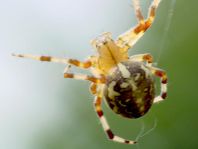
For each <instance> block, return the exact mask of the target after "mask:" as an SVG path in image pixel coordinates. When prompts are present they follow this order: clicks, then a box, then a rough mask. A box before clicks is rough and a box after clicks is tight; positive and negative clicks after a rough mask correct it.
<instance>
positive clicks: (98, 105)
mask: <svg viewBox="0 0 198 149" xmlns="http://www.w3.org/2000/svg"><path fill="white" fill-rule="evenodd" d="M94 108H95V111H96V113H97V115H98V117H99V120H100V122H101V124H102V127H103V129H104V131H105V133H106V134H107V137H108V138H109V139H110V140H112V141H114V142H119V143H125V144H135V143H137V142H136V141H131V140H126V139H123V138H121V137H119V136H116V135H114V133H113V132H112V130H111V129H110V126H109V124H108V122H107V120H106V118H105V116H104V113H103V110H102V93H101V91H100V92H99V93H97V96H96V97H95V101H94Z"/></svg>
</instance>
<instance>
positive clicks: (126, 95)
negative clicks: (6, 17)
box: [13, 0, 167, 144]
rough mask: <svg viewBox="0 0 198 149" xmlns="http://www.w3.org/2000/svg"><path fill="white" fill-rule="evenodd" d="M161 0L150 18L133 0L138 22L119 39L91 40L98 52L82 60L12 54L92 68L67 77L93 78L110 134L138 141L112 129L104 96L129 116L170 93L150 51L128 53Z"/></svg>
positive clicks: (115, 138) (154, 4) (151, 11)
mask: <svg viewBox="0 0 198 149" xmlns="http://www.w3.org/2000/svg"><path fill="white" fill-rule="evenodd" d="M159 3H160V0H153V1H152V4H151V6H150V8H149V12H148V18H147V19H144V17H143V15H142V12H141V9H140V5H139V0H133V4H134V9H135V14H136V17H137V20H138V24H137V25H136V26H135V27H133V28H131V29H130V30H129V31H127V32H125V33H124V34H122V35H120V36H119V37H118V38H117V39H116V40H113V39H112V38H111V33H109V32H108V33H103V34H102V35H100V36H99V37H97V38H96V39H94V40H93V41H92V42H91V44H92V46H93V47H94V48H95V49H96V50H97V52H98V54H97V55H94V56H91V57H89V58H88V59H87V60H86V61H84V62H80V61H78V60H76V59H65V58H55V57H50V56H33V55H28V54H13V56H17V57H23V58H31V59H34V60H39V61H47V62H57V63H63V64H67V67H66V68H69V67H71V65H74V66H76V67H80V68H84V69H91V72H92V74H93V75H82V74H73V73H69V69H67V70H65V72H64V78H74V79H79V80H88V81H90V82H92V84H91V86H90V90H91V93H92V94H93V95H95V100H94V108H95V111H96V113H97V115H98V117H99V119H100V122H101V124H102V127H103V129H104V131H105V133H106V134H107V136H108V138H109V139H110V140H112V141H115V142H119V143H125V144H135V143H136V142H137V141H131V140H126V139H123V138H121V137H119V136H117V135H114V133H113V132H112V131H111V129H110V127H109V124H108V122H107V120H106V118H105V116H104V113H103V111H102V107H101V105H102V98H103V97H105V99H106V101H107V103H108V105H109V107H110V108H111V109H112V110H113V111H114V112H115V113H117V114H119V115H121V116H123V117H126V118H138V117H141V116H143V115H144V114H146V113H147V112H148V110H149V109H150V107H151V105H152V104H153V103H156V102H159V101H162V100H163V99H165V98H166V95H167V93H166V92H167V75H166V73H165V72H164V71H163V70H160V69H158V68H155V67H153V66H152V61H153V59H152V56H151V55H150V54H139V55H134V56H131V57H129V56H128V50H129V49H130V48H131V47H133V45H134V44H135V43H136V42H137V41H138V40H139V39H140V37H142V35H143V34H144V32H145V31H146V30H147V29H148V28H149V27H150V26H151V25H152V23H153V21H154V18H155V13H156V9H157V7H158V5H159ZM153 75H155V76H157V77H160V78H161V94H160V95H159V96H156V97H155V88H154V80H153Z"/></svg>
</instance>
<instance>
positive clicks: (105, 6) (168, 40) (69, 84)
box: [0, 0, 198, 149]
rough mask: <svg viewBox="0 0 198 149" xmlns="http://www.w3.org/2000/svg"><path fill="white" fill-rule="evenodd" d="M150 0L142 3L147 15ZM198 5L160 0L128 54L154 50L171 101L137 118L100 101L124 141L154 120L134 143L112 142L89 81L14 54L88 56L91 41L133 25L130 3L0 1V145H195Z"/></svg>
mask: <svg viewBox="0 0 198 149" xmlns="http://www.w3.org/2000/svg"><path fill="white" fill-rule="evenodd" d="M150 2H151V0H147V1H146V0H141V6H142V9H143V12H144V15H146V13H147V8H148V6H149V4H150ZM173 2H175V5H174V6H173ZM197 6H198V1H195V0H188V1H185V0H177V1H173V0H162V2H161V4H160V6H159V9H158V11H157V17H156V20H155V22H154V24H153V26H152V28H151V29H150V30H149V31H147V32H146V34H145V35H144V37H143V38H141V40H140V41H139V42H138V43H137V44H136V45H135V47H134V48H133V49H132V50H130V55H133V54H137V53H145V52H150V53H151V54H153V56H154V58H155V60H156V62H157V66H158V67H160V68H162V69H164V70H166V71H167V73H168V77H169V85H168V90H169V91H168V99H167V100H166V101H164V102H161V103H160V104H156V105H154V106H153V107H152V108H151V110H150V112H149V113H148V114H147V115H146V116H144V117H142V118H140V119H136V120H130V119H124V118H122V117H120V116H117V115H116V114H114V113H113V112H112V111H111V110H109V109H108V108H107V107H106V106H105V105H104V106H103V107H104V110H105V113H106V116H107V119H108V121H109V123H110V125H111V128H112V129H113V131H114V132H115V133H116V134H118V135H120V136H122V137H125V138H129V139H135V138H136V137H137V135H138V134H139V132H140V131H141V129H142V128H143V127H145V131H147V130H150V129H152V128H153V127H154V123H155V122H157V125H156V128H155V129H154V130H153V131H152V132H150V133H149V134H148V135H146V136H144V137H141V138H140V140H139V144H138V145H133V146H129V145H124V144H117V143H113V142H110V141H107V139H106V136H105V134H104V132H103V130H102V128H101V125H100V123H99V120H98V119H97V117H96V114H95V113H94V110H93V106H92V102H93V96H92V95H91V94H90V93H89V89H88V87H89V83H88V82H84V81H76V80H70V79H64V78H63V74H62V72H63V69H64V67H65V66H64V65H58V64H54V63H41V62H37V61H32V60H26V59H17V58H15V57H11V56H10V55H11V53H12V52H15V53H30V54H38V55H52V56H57V57H67V58H68V57H72V58H77V59H80V60H83V59H85V58H86V57H87V56H88V55H92V54H94V53H95V51H94V50H92V47H91V46H90V44H89V41H90V39H93V38H94V37H96V36H97V35H98V34H100V33H102V32H105V31H110V32H112V33H113V37H114V38H116V37H117V36H118V35H119V34H121V33H123V32H124V31H126V30H127V29H128V28H130V27H131V26H132V25H135V24H136V19H135V16H134V12H133V8H132V6H131V1H130V0H108V1H107V0H73V1H69V0H56V1H55V0H42V1H40V0H29V1H25V0H14V1H13V0H7V1H1V5H0V18H1V23H0V66H1V73H0V82H1V83H0V90H1V92H0V149H101V148H102V149H109V148H113V149H120V148H122V149H125V148H126V149H128V148H134V149H178V148H179V149H186V148H190V149H195V148H197V146H198V141H197V139H198V137H197V136H198V117H197V114H198V110H197V109H198V108H197V105H198V94H197V92H198V87H197V84H198V78H197V74H198V66H197V64H198V62H197V54H198V52H197V49H198V41H197V40H198V29H197V27H198V9H197ZM171 16H172V17H171ZM169 25H170V26H169ZM168 26H169V28H168ZM74 71H76V72H84V73H86V72H85V71H81V70H78V69H74Z"/></svg>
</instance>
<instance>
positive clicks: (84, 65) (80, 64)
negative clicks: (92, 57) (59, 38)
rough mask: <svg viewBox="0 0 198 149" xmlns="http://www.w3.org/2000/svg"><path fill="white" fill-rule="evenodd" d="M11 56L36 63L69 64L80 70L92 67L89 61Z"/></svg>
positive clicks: (22, 55)
mask: <svg viewBox="0 0 198 149" xmlns="http://www.w3.org/2000/svg"><path fill="white" fill-rule="evenodd" d="M12 55H13V56H16V57H21V58H29V59H34V60H38V61H45V62H56V63H63V64H71V65H74V66H77V67H80V68H89V67H91V65H92V64H91V62H90V61H89V60H87V61H85V62H80V61H78V60H76V59H66V58H57V57H51V56H35V55H31V54H12Z"/></svg>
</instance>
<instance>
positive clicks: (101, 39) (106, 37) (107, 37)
mask: <svg viewBox="0 0 198 149" xmlns="http://www.w3.org/2000/svg"><path fill="white" fill-rule="evenodd" d="M110 41H112V34H111V33H110V32H105V33H103V34H101V35H99V36H98V37H96V38H95V39H93V40H91V45H92V46H93V47H94V48H95V49H98V48H100V47H101V46H103V45H105V44H106V43H108V42H110Z"/></svg>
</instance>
